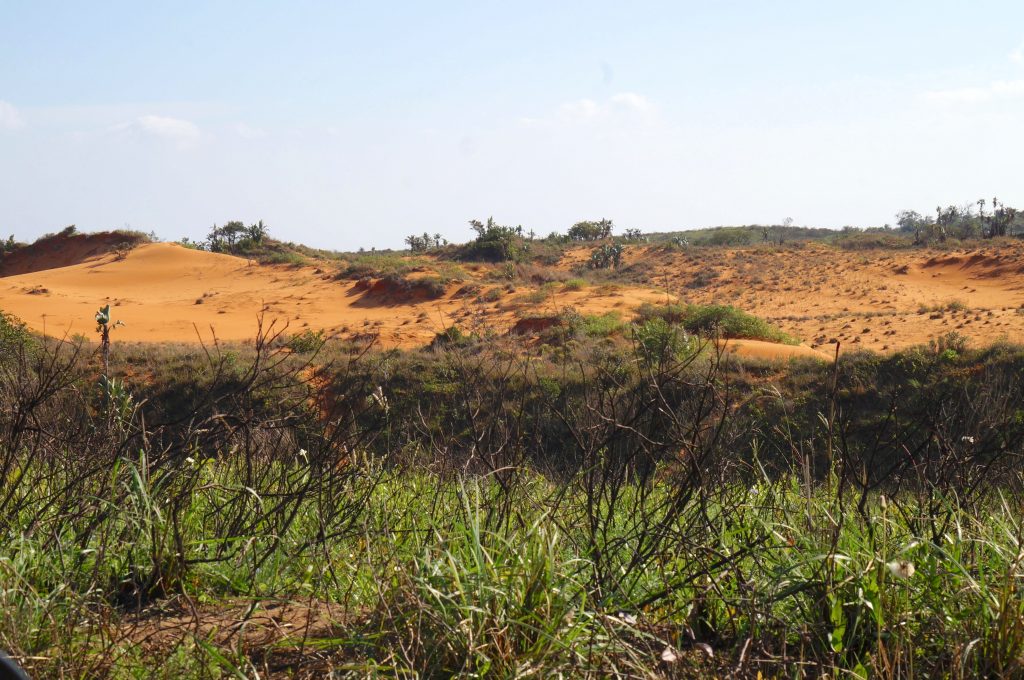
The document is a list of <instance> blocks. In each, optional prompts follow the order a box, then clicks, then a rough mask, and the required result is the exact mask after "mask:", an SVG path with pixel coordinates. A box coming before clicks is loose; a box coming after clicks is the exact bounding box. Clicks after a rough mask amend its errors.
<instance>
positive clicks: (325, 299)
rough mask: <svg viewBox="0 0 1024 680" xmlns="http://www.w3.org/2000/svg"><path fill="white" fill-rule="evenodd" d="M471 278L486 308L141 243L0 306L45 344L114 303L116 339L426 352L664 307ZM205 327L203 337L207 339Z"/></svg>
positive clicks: (454, 296)
mask: <svg viewBox="0 0 1024 680" xmlns="http://www.w3.org/2000/svg"><path fill="white" fill-rule="evenodd" d="M485 273H486V271H485V270H484V269H480V270H479V271H477V272H470V273H469V274H468V275H469V276H473V277H480V278H479V281H478V285H479V286H480V292H486V291H487V290H489V289H492V288H497V289H500V296H499V297H498V299H497V300H496V301H495V302H481V301H478V300H477V299H476V298H477V294H474V295H472V296H469V295H459V294H458V292H459V290H460V289H462V288H463V287H464V286H465V285H466V283H467V282H466V281H463V282H459V283H451V284H449V285H448V286H447V287H446V289H445V291H444V294H443V295H442V296H441V297H439V298H437V299H427V298H425V297H424V296H422V295H420V294H419V293H418V291H412V292H403V291H396V290H391V289H389V288H388V286H387V285H385V284H384V283H381V282H369V283H367V282H359V281H353V280H344V279H343V280H335V278H334V277H333V276H332V275H331V274H330V273H329V272H328V271H325V270H321V269H319V268H316V267H313V266H306V267H291V266H287V265H259V264H256V263H254V262H249V261H247V260H245V259H241V258H237V257H232V256H229V255H218V254H214V253H207V252H202V251H197V250H190V249H188V248H184V247H182V246H180V245H177V244H170V243H155V244H147V245H142V246H139V247H138V248H136V249H135V250H133V251H131V252H130V253H129V254H128V256H127V257H126V258H124V259H120V260H119V259H117V257H116V256H114V255H103V256H100V257H96V258H89V259H86V260H85V261H84V262H81V263H79V264H75V265H71V266H67V267H60V268H57V269H48V270H45V271H37V272H32V273H29V274H21V275H17V276H9V277H4V278H0V309H3V310H4V311H6V312H9V313H12V314H14V315H15V316H17V317H19V318H20V319H22V320H23V321H24V322H25V323H27V324H28V325H29V326H31V327H32V328H34V329H37V330H45V332H46V333H47V334H49V335H64V334H65V333H68V334H75V333H81V334H83V335H92V334H94V332H95V323H94V322H93V321H92V319H93V315H94V314H95V312H96V309H97V308H98V307H99V306H100V305H102V304H106V303H110V304H111V305H112V310H111V311H112V318H113V319H115V320H121V321H124V323H125V326H124V327H121V328H118V329H117V330H116V331H115V332H114V333H115V338H116V339H117V340H125V341H150V342H159V341H165V342H181V341H185V342H188V341H196V340H198V338H199V337H202V338H203V340H204V341H209V340H211V339H212V337H213V335H214V333H215V334H216V337H217V338H218V339H220V340H247V339H251V338H252V337H253V336H254V335H255V332H256V329H257V319H258V317H259V315H260V314H261V313H262V314H263V315H264V322H265V324H269V323H270V322H274V323H276V324H278V327H280V326H281V325H283V324H285V323H287V324H289V332H293V333H299V332H301V331H302V330H304V329H307V328H308V329H313V330H320V329H324V330H326V331H327V332H328V333H329V334H331V335H337V336H340V337H359V336H362V337H369V336H377V337H378V339H379V342H380V344H381V345H382V346H385V347H395V346H401V347H415V346H421V345H424V344H427V343H429V342H430V341H431V340H432V339H433V338H434V336H435V335H436V334H437V333H438V332H439V331H442V330H444V328H446V327H448V326H450V325H452V324H455V323H457V324H458V325H459V326H461V327H462V328H464V329H469V330H472V329H474V328H477V327H479V328H484V327H486V328H491V329H495V330H497V331H498V332H503V333H504V332H508V331H509V329H510V328H511V327H512V326H513V325H514V324H515V323H516V322H517V321H518V320H519V318H520V317H522V316H544V315H555V314H557V313H558V312H559V311H560V310H561V309H562V308H564V307H566V306H570V305H571V306H573V307H575V308H576V309H577V310H578V311H579V312H580V313H582V314H603V313H606V312H608V311H618V312H620V313H621V315H622V317H623V318H624V319H628V318H630V317H631V315H632V313H633V310H634V309H635V308H636V307H637V306H639V305H640V304H642V303H644V302H657V301H663V300H665V298H666V296H665V295H664V293H660V292H658V291H655V290H653V289H651V288H647V287H619V286H589V287H586V288H583V289H582V290H578V291H571V290H565V289H563V288H561V287H560V286H557V285H556V286H555V288H556V290H553V291H551V292H550V293H549V294H547V297H546V299H544V300H542V301H536V300H532V299H530V293H531V292H533V291H535V290H536V286H534V287H524V286H519V287H517V288H516V289H515V290H514V291H506V290H505V289H504V286H502V285H501V284H499V283H494V282H489V281H486V280H484V278H483V275H484V274H485ZM211 329H212V330H211Z"/></svg>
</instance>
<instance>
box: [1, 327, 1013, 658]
mask: <svg viewBox="0 0 1024 680" xmlns="http://www.w3.org/2000/svg"><path fill="white" fill-rule="evenodd" d="M8 330H9V332H8V333H7V335H6V336H3V337H0V341H2V342H3V343H5V345H4V347H5V349H6V350H7V351H6V352H5V353H4V354H0V406H2V408H0V428H2V429H0V538H2V542H0V647H2V648H4V649H6V650H8V651H9V652H10V653H11V654H12V656H14V657H15V658H16V659H18V660H19V662H21V663H22V664H23V665H24V666H26V667H27V668H29V669H30V671H31V672H32V674H33V676H34V677H81V678H87V677H88V678H91V677H112V678H132V677H174V678H191V677H197V678H205V677H326V676H329V675H330V674H332V673H333V674H334V676H335V677H351V676H354V677H366V676H389V677H390V676H396V675H397V676H409V677H419V676H425V677H450V676H468V677H474V676H475V677H482V676H486V677H521V676H533V677H587V676H591V677H608V676H624V677H657V676H661V677H758V676H759V675H760V676H761V677H820V676H822V675H829V676H831V677H865V678H866V677H883V678H895V677H937V676H939V677H952V678H968V677H1019V676H1020V675H1021V674H1022V673H1024V596H1022V590H1021V587H1022V585H1024V545H1022V538H1024V522H1022V519H1021V518H1022V517H1024V503H1022V500H1021V498H1022V496H1021V494H1020V489H1021V481H1024V480H1022V478H1021V470H1022V467H1021V464H1020V462H1021V461H1020V453H1021V438H1020V436H1019V435H1020V431H1021V427H1022V424H1024V409H1022V391H1021V386H1020V382H1019V378H1018V377H1017V376H1018V375H1019V372H1018V371H1016V368H1014V367H1015V366H1016V364H1014V363H1012V362H1011V363H1010V364H1006V365H1005V366H1004V364H1002V363H998V362H995V363H991V362H990V364H968V363H965V361H966V360H964V359H962V358H961V357H960V356H959V355H958V354H955V353H954V354H953V355H950V354H949V352H948V351H943V352H938V351H937V350H936V352H933V353H932V354H928V353H927V351H926V350H925V349H922V350H921V351H919V352H917V353H916V354H914V355H908V356H906V357H897V358H895V359H893V360H892V361H893V362H895V363H894V364H893V366H902V367H903V369H902V370H906V371H908V372H909V373H908V375H910V376H912V377H906V378H899V377H898V376H896V377H894V379H893V385H892V389H893V390H894V392H893V394H894V395H895V396H894V398H893V402H892V403H893V409H891V410H888V411H887V410H886V408H882V407H879V406H878V404H882V405H883V406H884V403H885V399H883V398H882V397H881V396H880V395H882V394H883V393H882V392H875V393H870V394H869V393H868V392H867V389H868V386H869V385H874V389H876V390H880V389H881V387H880V384H881V382H880V380H879V379H878V377H877V375H875V373H873V371H878V370H883V371H886V372H888V373H890V374H892V372H893V371H894V370H895V369H894V368H893V366H888V365H887V364H885V363H884V362H883V361H882V360H880V359H877V358H873V359H864V360H862V361H861V363H853V364H848V365H843V366H839V367H837V368H836V369H835V370H834V371H832V370H830V369H828V368H820V369H817V368H816V369H814V370H820V371H821V373H820V376H821V378H822V379H823V380H824V382H823V383H821V384H817V382H816V381H817V380H818V376H819V374H818V373H807V374H801V376H800V379H802V380H804V381H805V382H806V383H807V384H808V385H809V387H806V391H805V392H803V393H797V392H794V391H792V390H790V391H787V392H780V391H779V390H778V389H777V388H775V387H771V388H764V389H761V390H760V391H756V392H748V391H749V390H751V389H753V388H751V387H749V386H745V387H743V389H742V390H739V392H740V397H736V396H735V393H736V392H737V388H736V387H735V385H734V383H735V380H736V376H735V375H733V374H730V372H729V370H727V369H726V368H724V367H723V366H722V365H721V364H720V363H716V360H715V359H716V357H714V356H710V357H709V355H708V351H707V350H706V349H705V350H703V351H700V352H693V353H690V352H691V350H690V349H688V348H687V347H683V348H679V347H674V346H672V344H671V343H668V344H666V345H661V344H659V345H657V346H656V347H655V346H654V345H651V346H644V345H640V346H638V351H639V354H638V355H637V357H636V358H634V360H633V361H632V362H630V361H628V360H627V357H625V356H620V355H616V356H618V358H617V359H615V358H614V357H611V355H608V356H605V358H604V359H602V360H601V362H598V361H596V360H593V359H592V360H591V361H589V363H588V362H584V361H581V360H580V356H579V355H577V356H575V357H573V358H570V359H567V360H566V364H565V365H564V368H565V371H566V372H565V373H564V374H562V375H561V376H560V377H558V376H553V373H552V371H553V370H554V369H553V368H552V367H551V366H548V367H547V368H546V369H545V372H543V373H542V374H539V375H538V374H537V371H539V369H538V367H537V366H536V365H535V364H532V363H530V362H526V363H523V362H522V361H521V360H520V359H519V358H512V359H509V360H508V363H507V364H504V366H505V368H502V366H503V364H501V361H500V359H499V357H498V356H497V355H480V354H479V353H478V350H473V352H477V353H476V354H474V353H473V352H463V351H462V350H458V349H456V350H451V351H448V350H445V351H436V352H434V353H431V354H428V355H424V358H421V359H416V361H423V362H427V363H425V364H416V368H415V370H411V371H409V373H408V374H407V375H406V374H403V375H401V376H399V375H398V372H399V371H400V370H401V366H402V364H401V359H402V358H401V357H399V356H398V355H393V354H388V355H385V356H382V357H378V358H377V359H374V360H373V361H376V362H377V363H375V364H374V366H373V368H372V371H370V373H361V372H359V371H358V370H356V369H357V368H358V367H359V366H362V365H364V364H365V362H368V361H371V360H370V359H369V358H368V357H367V356H366V355H358V356H354V357H352V358H351V359H350V360H348V361H349V363H347V364H344V365H341V364H339V365H335V366H334V368H333V369H331V370H330V371H325V370H323V366H320V365H318V366H319V367H314V366H313V364H312V357H309V358H306V359H303V358H301V357H298V356H297V355H296V354H295V353H293V352H285V351H282V350H278V349H274V343H272V342H263V341H261V342H258V343H257V346H256V348H255V350H254V354H253V355H251V356H242V355H238V354H235V353H232V352H224V353H220V354H218V353H216V352H214V353H212V354H211V355H209V356H208V357H207V358H206V362H207V363H206V364H204V365H202V366H200V367H199V368H198V369H197V371H196V374H195V375H192V374H190V373H188V371H187V370H185V369H184V368H182V367H175V368H169V369H167V370H169V371H171V370H173V371H174V378H173V379H172V378H171V376H162V377H161V378H160V380H162V381H164V382H167V385H166V386H164V387H166V388H167V389H166V390H164V391H161V390H162V389H163V388H162V387H161V386H159V385H150V387H149V391H148V392H147V394H148V395H149V397H148V398H143V397H142V396H141V388H140V389H139V392H140V396H136V395H134V394H133V393H132V391H131V390H130V389H129V387H128V386H127V385H126V384H125V383H124V382H122V381H121V380H119V379H113V380H106V379H104V381H102V382H101V384H100V386H99V387H97V385H96V384H95V382H94V380H95V378H94V373H93V371H94V365H93V364H92V363H91V360H90V359H89V357H87V356H85V355H83V354H82V353H81V352H82V347H81V345H68V344H67V343H60V344H52V345H51V344H46V343H39V342H37V341H35V340H33V339H32V338H29V337H28V336H25V335H24V334H19V333H17V332H14V331H11V329H8ZM15 330H16V329H15ZM264 340H266V338H264ZM666 348H667V349H666ZM655 350H657V352H659V354H658V355H657V356H656V357H655V356H652V354H651V352H652V351H655ZM580 351H584V350H580ZM665 352H669V353H668V354H665ZM1004 354H1007V353H1006V352H1004ZM586 356H592V355H586ZM1001 356H1002V355H1001ZM1007 356H1011V359H1012V361H1017V359H1016V358H1014V357H1017V355H1016V354H1013V355H1009V354H1007ZM613 359H614V360H613ZM718 359H720V357H719V358H718ZM324 360H325V361H326V359H324ZM992 361H995V360H992ZM999 361H1003V360H1002V359H999ZM167 365H169V364H167ZM570 365H572V366H578V367H580V371H579V373H577V374H575V375H574V376H573V375H570V374H569V373H568V366H570ZM425 366H430V367H432V368H431V369H430V371H428V370H426V369H425V368H424V367H425ZM1006 366H1009V368H1007V367H1006ZM513 367H519V368H518V369H516V370H518V371H519V372H518V373H516V372H515V371H514V370H513ZM879 367H881V369H880V368H879ZM755 368H757V367H755ZM200 369H201V370H200ZM368 370H369V369H368ZM480 370H484V371H487V373H485V374H478V373H476V371H480ZM743 370H747V369H743ZM750 370H753V369H750ZM757 370H759V371H762V373H763V372H764V371H765V370H767V369H766V368H765V367H760V368H757ZM792 370H793V371H794V373H796V370H795V368H794V369H792ZM806 370H807V371H810V370H811V369H809V368H808V369H806ZM741 372H742V371H741ZM370 374H372V375H373V376H375V377H374V378H373V379H372V380H368V379H367V375H370ZM481 375H483V376H484V377H481ZM893 375H894V374H893ZM197 376H201V377H197ZM474 376H475V377H474ZM530 376H533V377H532V378H531V377H530ZM972 376H973V377H972ZM556 377H557V378H558V379H557V380H556ZM755 378H756V380H755V382H756V381H760V380H761V378H758V377H757V376H753V377H752V378H751V379H752V380H754V379H755ZM442 379H444V380H448V381H451V385H457V386H460V387H458V388H451V387H450V386H449V383H447V382H440V381H442ZM794 379H795V378H794ZM417 380H418V381H419V382H416V381H417ZM531 380H532V382H531ZM428 381H429V383H430V384H429V385H428V384H427V382H428ZM499 387H500V389H499ZM428 389H429V390H435V391H436V392H430V394H446V395H448V396H447V397H444V398H438V397H434V396H431V397H429V398H424V397H423V396H422V395H423V394H427V392H425V390H428ZM488 390H491V391H488ZM530 390H535V391H536V395H535V396H531V395H533V394H534V393H533V392H530ZM811 392H815V393H821V394H823V395H824V397H822V398H821V399H820V400H819V401H812V400H809V398H808V397H807V395H808V394H810V393H811ZM410 394H411V396H410ZM886 394H888V393H886ZM403 395H405V396H403ZM417 395H420V396H417ZM147 399H151V400H152V401H151V402H150V401H147ZM161 400H162V401H161ZM158 402H159V403H158ZM798 402H799V403H798ZM858 403H863V404H865V405H864V406H863V407H862V408H859V409H857V410H855V411H853V412H852V413H850V414H847V411H849V410H850V409H851V407H852V405H855V404H858ZM870 404H875V409H876V410H875V411H870V409H869V408H868V405H870ZM431 407H434V408H436V409H438V410H434V411H431V410H430V408H431ZM913 408H920V412H919V413H921V414H927V413H934V414H935V418H934V421H928V420H927V418H926V416H925V415H916V414H917V413H918V412H917V411H908V409H913ZM802 413H810V414H813V415H812V416H808V417H804V415H801V414H802ZM869 413H870V415H871V419H870V420H869V421H867V422H861V421H863V420H865V419H866V418H867V416H868V415H869ZM907 413H909V414H910V417H908V416H907V415H906V414H907Z"/></svg>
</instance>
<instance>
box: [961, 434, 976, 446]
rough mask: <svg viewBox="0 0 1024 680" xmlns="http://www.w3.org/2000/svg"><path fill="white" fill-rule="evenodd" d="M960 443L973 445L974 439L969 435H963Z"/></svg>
mask: <svg viewBox="0 0 1024 680" xmlns="http://www.w3.org/2000/svg"><path fill="white" fill-rule="evenodd" d="M960 441H962V442H967V443H968V444H973V443H974V437H972V436H970V435H964V436H963V437H960Z"/></svg>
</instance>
